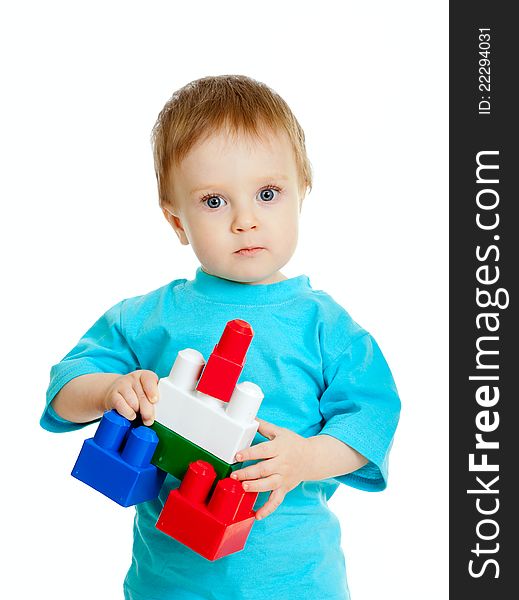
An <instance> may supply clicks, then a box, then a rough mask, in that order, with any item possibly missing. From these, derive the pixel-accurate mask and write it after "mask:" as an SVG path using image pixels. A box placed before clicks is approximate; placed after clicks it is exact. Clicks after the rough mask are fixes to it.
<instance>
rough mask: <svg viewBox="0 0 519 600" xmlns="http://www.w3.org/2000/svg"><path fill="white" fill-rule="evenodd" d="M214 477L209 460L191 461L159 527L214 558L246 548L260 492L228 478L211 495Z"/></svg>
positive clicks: (162, 514) (206, 556) (172, 493)
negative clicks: (251, 490) (255, 503)
mask: <svg viewBox="0 0 519 600" xmlns="http://www.w3.org/2000/svg"><path fill="white" fill-rule="evenodd" d="M215 478H216V473H215V470H214V469H213V467H212V466H211V465H210V464H209V463H207V462H205V461H202V460H197V461H196V462H193V463H191V464H190V465H189V469H188V470H187V473H186V475H185V477H184V479H183V480H182V483H181V484H180V487H179V488H178V489H175V490H172V491H171V492H170V493H169V496H168V499H167V501H166V504H165V505H164V509H163V510H162V512H161V514H160V516H159V520H158V521H157V529H160V531H163V532H164V533H167V534H168V535H170V536H172V537H173V538H175V539H176V540H177V541H179V542H181V543H182V544H185V545H186V546H188V547H189V548H191V550H194V551H195V552H197V553H198V554H200V555H201V556H203V557H205V558H207V559H208V560H211V561H213V560H216V559H218V558H221V557H222V556H226V555H228V554H232V553H234V552H238V551H239V550H242V549H243V547H244V546H245V542H246V541H247V537H248V535H249V533H250V530H251V528H252V525H253V523H254V520H255V515H256V513H255V512H254V510H253V506H254V502H255V501H256V498H257V496H258V492H246V491H245V490H244V489H243V487H242V485H241V482H239V481H236V480H234V479H231V478H225V479H221V480H220V481H218V483H217V484H216V487H215V489H214V491H213V493H212V495H211V496H210V498H209V499H208V495H209V491H210V489H211V487H212V486H213V482H214V480H215Z"/></svg>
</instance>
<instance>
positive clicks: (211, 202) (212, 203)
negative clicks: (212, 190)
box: [202, 195, 224, 208]
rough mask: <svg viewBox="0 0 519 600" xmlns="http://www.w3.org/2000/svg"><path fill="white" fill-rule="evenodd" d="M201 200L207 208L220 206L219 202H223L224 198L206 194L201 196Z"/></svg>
mask: <svg viewBox="0 0 519 600" xmlns="http://www.w3.org/2000/svg"><path fill="white" fill-rule="evenodd" d="M202 202H205V203H206V206H208V207H209V208H220V206H221V203H222V202H224V200H223V199H222V198H220V196H211V195H208V196H204V197H203V198H202Z"/></svg>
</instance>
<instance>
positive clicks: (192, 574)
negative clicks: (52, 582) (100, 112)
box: [41, 75, 400, 600]
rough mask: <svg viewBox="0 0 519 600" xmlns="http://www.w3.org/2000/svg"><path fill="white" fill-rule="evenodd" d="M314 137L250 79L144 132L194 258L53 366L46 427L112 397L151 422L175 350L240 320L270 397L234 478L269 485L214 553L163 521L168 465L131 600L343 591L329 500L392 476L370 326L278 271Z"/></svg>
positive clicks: (232, 79) (122, 409)
mask: <svg viewBox="0 0 519 600" xmlns="http://www.w3.org/2000/svg"><path fill="white" fill-rule="evenodd" d="M304 139H305V138H304V133H303V130H302V129H301V127H300V125H299V123H298V121H297V120H296V118H295V117H294V115H293V114H292V112H291V110H290V108H289V107H288V106H287V104H286V103H285V101H284V100H283V99H282V98H281V97H280V96H279V95H278V94H276V93H275V92H274V91H273V90H272V89H270V88H269V87H268V86H266V85H265V84H263V83H260V82H258V81H255V80H253V79H251V78H249V77H245V76H239V75H225V76H217V77H204V78H202V79H198V80H196V81H193V82H191V83H189V84H187V85H186V86H185V87H183V88H182V89H180V90H178V91H177V92H175V93H174V94H173V96H172V97H171V99H170V100H169V101H168V102H167V103H166V105H165V106H164V108H163V109H162V111H161V112H160V114H159V116H158V119H157V122H156V124H155V127H154V129H153V135H152V141H153V151H154V160H155V171H156V176H157V183H158V190H159V201H160V206H161V209H162V211H163V213H164V216H165V218H166V219H167V221H168V222H169V224H170V225H171V227H172V228H173V230H174V232H175V233H176V235H177V236H178V239H179V241H180V243H181V244H185V245H187V244H190V245H191V246H192V248H193V251H194V253H195V254H196V257H197V259H198V261H199V262H200V266H199V267H198V268H197V270H196V272H195V273H194V276H193V278H192V279H175V280H173V281H171V283H168V284H167V285H164V286H163V287H161V288H159V289H157V290H154V291H151V292H149V293H148V294H145V295H142V296H137V297H133V298H129V299H125V300H122V301H121V302H119V303H118V304H116V305H115V306H113V307H112V308H110V309H109V310H108V311H107V312H106V313H105V314H104V315H103V316H101V317H100V318H99V319H98V320H97V321H96V322H95V323H94V324H93V325H92V327H91V328H90V329H89V330H88V331H87V332H86V333H85V335H84V336H83V337H82V338H81V339H80V340H79V342H78V343H77V345H76V346H75V347H74V348H73V349H72V350H71V351H70V352H69V353H68V354H67V355H66V356H65V357H64V358H63V359H62V360H61V361H60V362H59V363H58V364H56V365H54V366H53V367H52V369H51V373H50V384H49V388H48V390H47V403H46V408H45V410H44V412H43V415H42V417H41V425H42V427H44V428H45V429H48V430H49V431H54V432H64V431H71V430H74V429H78V428H80V427H84V426H85V425H86V424H88V423H90V422H92V421H95V420H97V419H99V418H100V416H101V415H102V413H103V412H104V411H107V410H109V409H112V408H114V409H116V410H117V411H118V412H119V413H120V414H121V415H123V416H124V417H126V418H128V419H135V417H136V415H137V413H140V416H141V418H142V420H143V422H144V424H145V425H150V424H152V423H153V420H154V406H155V404H156V403H157V402H160V397H159V396H158V389H157V381H158V378H161V377H165V376H167V375H168V374H169V371H170V369H171V366H172V364H173V362H174V360H175V358H176V355H177V353H178V351H179V350H182V349H184V348H195V349H197V350H199V351H200V352H201V353H202V354H203V355H204V357H205V358H206V359H207V358H208V357H209V355H210V353H211V351H212V350H213V347H214V344H215V343H216V341H217V340H218V339H219V337H220V335H221V333H222V331H223V329H224V327H225V324H226V323H227V322H228V321H230V320H232V319H236V318H239V319H243V320H245V321H247V322H248V323H250V324H251V326H252V328H253V330H254V333H255V335H254V339H253V342H252V344H251V346H250V348H249V351H248V354H247V360H246V363H245V367H244V369H243V372H242V376H241V380H242V381H245V380H248V381H253V382H255V383H257V384H258V385H259V386H260V387H261V388H262V390H263V392H264V394H265V398H264V400H263V402H262V404H261V407H260V409H259V413H258V419H257V420H258V422H259V429H258V433H257V434H256V437H255V438H254V440H253V444H252V446H251V447H250V448H246V449H243V450H242V451H240V452H239V453H238V455H237V456H236V461H240V462H242V461H243V463H244V464H243V465H242V468H241V469H239V470H237V471H236V472H235V473H234V474H233V477H235V478H236V479H238V480H239V481H241V482H242V484H243V486H244V488H245V489H247V490H248V491H251V492H255V491H258V492H260V493H259V495H258V499H257V501H256V504H255V510H257V517H256V518H257V520H256V522H255V524H254V526H253V527H252V530H251V532H250V534H249V537H248V539H247V542H246V544H245V548H244V549H243V550H242V551H240V552H236V553H234V554H230V555H228V556H225V557H223V558H221V559H218V560H216V561H214V562H212V561H208V560H206V559H205V558H203V557H201V556H200V555H198V554H196V553H195V552H193V551H192V550H190V549H189V548H187V547H186V546H184V545H182V544H180V543H179V542H177V541H176V540H174V539H173V538H171V537H169V536H167V535H165V534H164V533H162V532H161V531H159V530H158V529H156V527H155V523H156V521H157V518H158V515H159V513H160V512H161V510H162V507H163V506H164V503H165V501H166V499H167V497H168V494H169V492H170V491H171V489H173V488H175V487H178V486H179V484H180V482H179V480H177V479H175V478H174V477H171V476H169V475H168V477H167V479H166V481H165V483H164V485H163V487H162V490H161V492H160V495H159V497H158V498H157V499H156V500H154V501H150V502H145V503H142V504H139V505H137V506H136V514H135V521H134V542H133V554H132V563H131V566H130V568H129V570H128V574H127V576H126V578H125V581H124V597H125V598H126V600H188V599H189V600H195V599H209V598H212V599H216V600H232V599H244V600H264V599H265V598H273V597H283V598H291V599H295V600H304V599H307V598H308V599H312V600H314V599H315V598H318V597H319V598H327V599H329V600H332V599H333V600H345V599H347V598H349V592H348V585H347V581H346V570H345V561H344V556H343V553H342V550H341V531H340V525H339V521H338V519H337V517H336V516H335V515H334V513H333V512H332V511H331V510H330V509H329V508H328V504H327V501H328V499H329V498H330V497H331V496H332V495H333V493H334V492H335V490H336V489H337V487H338V486H339V484H340V483H343V484H346V485H350V486H353V487H356V488H358V489H362V490H367V491H377V490H383V489H384V488H385V487H386V484H387V473H388V455H389V451H390V448H391V444H392V440H393V435H394V432H395V429H396V426H397V423H398V418H399V411H400V401H399V398H398V394H397V390H396V388H395V384H394V382H393V378H392V376H391V372H390V370H389V367H388V366H387V363H386V361H385V360H384V357H383V355H382V353H381V351H380V349H379V347H378V346H377V344H376V342H375V340H374V339H373V338H372V337H371V335H370V334H369V333H368V332H367V331H365V330H364V329H362V327H360V326H359V325H358V324H357V323H356V322H355V321H353V320H352V318H351V317H350V316H349V314H348V313H347V312H346V311H345V310H344V308H342V307H341V306H340V305H339V304H337V302H335V300H334V299H333V298H332V297H331V296H329V295H328V294H326V293H325V292H324V291H321V290H315V289H313V288H312V286H311V284H310V280H309V278H308V277H307V276H306V275H299V276H297V277H292V278H287V277H285V275H283V273H282V272H281V271H280V269H282V268H283V266H284V265H286V263H287V262H288V261H289V260H290V258H291V256H292V255H293V253H294V251H295V248H296V244H297V239H298V221H299V215H300V212H301V209H302V205H303V199H304V197H305V196H306V194H307V192H308V191H309V190H311V184H312V177H311V167H310V164H309V161H308V158H307V155H306V150H305V141H304Z"/></svg>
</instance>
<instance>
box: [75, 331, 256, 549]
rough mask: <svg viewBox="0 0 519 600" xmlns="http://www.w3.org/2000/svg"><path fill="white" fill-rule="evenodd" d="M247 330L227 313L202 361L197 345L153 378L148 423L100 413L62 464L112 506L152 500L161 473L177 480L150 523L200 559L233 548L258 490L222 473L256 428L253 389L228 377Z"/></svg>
mask: <svg viewBox="0 0 519 600" xmlns="http://www.w3.org/2000/svg"><path fill="white" fill-rule="evenodd" d="M253 335H254V332H253V331H252V328H251V326H250V325H249V324H248V323H247V322H246V321H242V320H241V319H234V320H232V321H229V322H228V323H227V324H226V326H225V329H224V332H223V334H222V336H221V338H220V340H219V342H218V343H217V344H216V346H215V347H214V349H213V352H212V353H211V355H210V357H209V359H208V361H207V364H206V363H205V361H204V357H203V356H202V354H201V353H200V352H198V351H197V350H193V349H192V348H186V349H184V350H180V351H179V352H178V354H177V357H176V360H175V362H174V364H173V367H172V368H171V372H170V373H169V375H168V376H167V377H163V378H161V379H159V382H158V389H159V402H158V403H157V404H156V405H155V422H154V423H153V424H152V425H151V426H150V427H146V426H144V425H142V424H139V425H138V426H137V424H138V422H139V421H140V419H136V421H135V422H130V421H128V419H125V418H124V417H122V416H121V415H119V414H118V413H117V412H116V411H115V410H111V411H108V412H106V413H105V414H104V415H103V418H102V419H101V422H100V424H99V427H98V429H97V431H96V433H95V435H94V437H93V438H90V439H88V440H86V441H85V442H84V444H83V447H82V449H81V452H80V454H79V457H78V459H77V461H76V464H75V466H74V469H73V471H72V475H73V476H74V477H76V478H77V479H79V480H81V481H83V482H84V483H86V484H87V485H89V486H91V487H92V488H94V489H96V490H98V491H99V492H101V493H102V494H104V495H105V496H107V497H108V498H111V499H112V500H114V501H115V502H117V503H118V504H120V505H122V506H131V505H133V504H139V503H140V502H147V501H148V500H153V499H155V498H157V497H158V495H159V492H160V489H161V487H162V484H163V482H164V480H165V478H166V474H167V473H169V474H170V475H172V476H174V477H176V478H177V479H180V480H181V484H180V487H179V488H178V489H174V490H173V491H172V492H171V493H170V494H169V497H168V500H167V502H166V504H165V506H164V509H163V511H162V512H161V514H160V516H159V519H158V521H157V528H158V529H160V530H161V531H163V532H164V533H167V534H168V535H170V536H172V537H174V538H175V539H177V540H178V541H180V542H182V543H183V544H185V545H187V546H188V547H189V548H191V549H192V550H194V551H195V552H198V553H199V554H201V555H202V556H205V557H206V558H208V559H209V560H215V559H217V558H220V557H222V556H225V555H226V554H231V553H233V552H237V551H238V550H241V549H242V548H243V546H244V544H245V541H246V539H247V536H248V535H249V532H250V529H251V527H252V524H253V522H254V519H255V512H254V511H253V506H254V502H255V501H256V498H257V495H258V493H257V492H245V491H244V490H243V487H242V484H241V482H240V481H236V480H234V479H231V478H230V477H229V475H230V474H231V473H232V471H233V470H235V469H238V468H240V466H241V464H242V463H241V462H239V463H237V462H234V457H235V455H236V453H237V452H239V451H240V450H243V449H244V448H248V447H249V446H250V445H251V443H252V440H253V439H254V436H255V435H256V432H257V430H258V426H259V423H258V421H256V419H255V417H256V414H257V412H258V410H259V407H260V405H261V401H262V400H263V392H262V391H261V388H260V387H259V386H257V385H256V384H255V383H252V382H250V381H244V382H241V383H237V381H238V379H239V377H240V374H241V372H242V370H243V366H244V363H245V355H246V353H247V350H248V348H249V346H250V343H251V341H252V337H253ZM209 496H210V499H209V500H208V502H207V503H206V499H207V498H208V497H209Z"/></svg>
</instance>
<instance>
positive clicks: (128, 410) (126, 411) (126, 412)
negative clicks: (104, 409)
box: [111, 392, 137, 421]
mask: <svg viewBox="0 0 519 600" xmlns="http://www.w3.org/2000/svg"><path fill="white" fill-rule="evenodd" d="M111 404H112V407H113V408H114V409H115V410H116V411H117V412H118V413H119V414H120V415H121V416H123V417H124V418H125V419H128V420H129V421H133V419H135V417H136V416H137V415H136V414H135V411H134V410H133V408H132V407H131V406H129V405H128V403H127V402H126V400H125V399H124V398H123V396H122V395H121V394H120V393H119V392H115V394H114V396H113V398H112V402H111Z"/></svg>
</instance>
